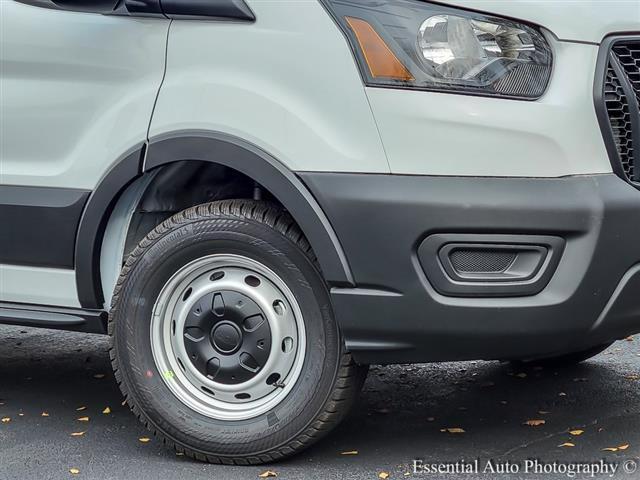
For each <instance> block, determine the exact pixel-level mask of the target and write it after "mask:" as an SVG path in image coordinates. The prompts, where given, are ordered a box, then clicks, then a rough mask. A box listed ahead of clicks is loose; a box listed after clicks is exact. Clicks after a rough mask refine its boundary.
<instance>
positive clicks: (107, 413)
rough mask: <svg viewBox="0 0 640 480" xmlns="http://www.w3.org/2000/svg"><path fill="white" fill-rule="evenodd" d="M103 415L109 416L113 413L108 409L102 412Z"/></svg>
mask: <svg viewBox="0 0 640 480" xmlns="http://www.w3.org/2000/svg"><path fill="white" fill-rule="evenodd" d="M102 413H104V414H105V415H109V414H110V413H111V409H110V408H109V407H107V408H105V409H104V410H102Z"/></svg>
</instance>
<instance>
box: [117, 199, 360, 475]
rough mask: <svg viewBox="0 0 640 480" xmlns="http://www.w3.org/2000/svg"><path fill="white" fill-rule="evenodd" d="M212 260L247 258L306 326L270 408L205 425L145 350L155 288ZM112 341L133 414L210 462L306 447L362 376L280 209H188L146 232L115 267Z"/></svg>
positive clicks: (312, 262)
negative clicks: (273, 279)
mask: <svg viewBox="0 0 640 480" xmlns="http://www.w3.org/2000/svg"><path fill="white" fill-rule="evenodd" d="M214 253H227V254H230V253H235V254H241V255H245V256H249V257H251V258H253V259H255V260H258V261H260V262H262V263H263V264H264V265H266V266H268V267H269V268H270V269H272V270H273V271H274V272H275V273H277V274H278V275H279V276H280V278H282V279H283V280H284V281H285V282H286V283H287V285H288V286H289V288H290V289H291V290H292V292H293V294H294V296H295V297H296V300H297V301H298V303H299V305H300V308H301V309H302V312H303V317H304V322H305V328H306V329H307V344H306V346H307V348H306V354H305V360H304V364H303V370H302V372H301V375H300V377H299V378H298V381H297V382H296V385H295V386H294V387H293V389H292V390H291V392H290V393H289V394H288V395H287V396H286V397H285V399H284V400H283V401H282V402H281V403H280V404H278V405H277V406H276V407H274V408H273V409H272V410H271V411H269V412H267V413H265V414H263V415H260V416H258V417H255V418H252V419H248V420H243V421H222V420H216V419H212V418H209V417H206V416H203V415H201V414H199V413H197V412H195V411H193V410H191V409H189V408H188V407H187V406H186V405H184V404H182V403H181V402H180V401H179V400H178V399H177V397H175V396H174V395H173V393H172V392H171V391H170V390H169V389H168V387H167V386H166V385H165V383H164V380H163V379H162V378H161V377H160V373H159V372H158V371H157V368H156V366H155V363H154V360H153V355H152V351H151V339H150V333H149V332H150V321H151V312H152V309H153V306H154V303H155V300H156V298H157V295H158V293H159V291H160V289H161V288H162V286H163V285H164V283H165V282H166V281H167V280H168V279H169V278H170V276H171V275H172V274H173V273H174V272H175V271H176V270H177V269H178V268H180V267H181V266H183V265H185V264H186V263H187V262H189V261H192V260H194V259H196V258H199V257H202V256H204V255H210V254H214ZM109 334H110V336H111V349H110V352H111V361H112V365H113V369H114V371H115V375H116V379H117V381H118V383H119V385H120V388H121V390H122V393H123V395H124V396H125V398H126V402H127V404H128V405H129V406H130V408H131V410H132V411H133V413H134V414H135V415H136V416H137V417H138V418H139V419H140V420H141V421H142V423H144V424H145V425H146V426H147V427H148V428H149V429H150V430H151V431H152V432H153V434H154V435H155V436H156V437H158V438H160V439H161V440H162V441H163V442H164V443H166V444H167V445H168V446H170V447H173V448H174V449H175V450H176V451H178V452H181V453H184V454H185V455H188V456H190V457H192V458H195V459H198V460H202V461H207V462H211V463H225V464H239V465H247V464H259V463H264V462H272V461H275V460H279V459H282V458H284V457H287V456H290V455H292V454H295V453H297V452H299V451H301V450H303V449H304V448H306V447H308V446H310V445H311V444H313V443H314V442H316V441H317V440H318V439H320V438H321V437H322V436H324V435H325V434H327V433H328V432H329V431H330V430H331V429H332V428H333V427H334V426H335V425H337V424H338V423H339V422H340V421H341V420H342V418H343V417H344V416H345V415H346V414H347V412H348V410H349V408H350V406H351V405H352V404H353V402H354V400H355V399H356V397H357V394H358V392H359V390H360V387H361V386H362V383H363V381H364V377H365V376H366V372H367V369H366V368H365V367H363V366H358V365H356V364H355V363H354V362H353V360H352V358H351V355H350V354H349V353H347V352H345V351H344V346H343V341H342V338H341V335H340V332H339V329H338V326H337V324H336V322H335V320H334V318H333V314H332V309H331V304H330V300H329V294H328V291H327V287H326V285H325V282H324V280H323V278H322V276H321V273H320V271H319V268H318V266H317V262H316V259H315V256H314V254H313V252H312V250H311V247H310V246H309V243H308V242H307V240H306V239H305V237H304V235H303V234H302V233H301V231H300V229H299V228H298V227H297V225H296V224H295V222H294V221H293V219H292V218H291V216H290V215H288V214H287V213H286V212H283V211H282V210H281V209H279V208H278V207H276V206H274V205H270V204H268V203H264V202H256V201H251V200H225V201H219V202H213V203H208V204H205V205H199V206H197V207H193V208H189V209H187V210H185V211H183V212H180V213H178V214H176V215H174V216H173V217H171V218H169V219H168V220H166V221H165V222H163V223H162V224H161V225H159V226H158V227H157V228H156V229H155V230H153V231H152V232H151V233H149V234H148V235H147V236H146V237H145V238H144V239H143V240H142V241H141V242H140V244H139V245H138V246H137V247H136V248H135V250H134V251H133V252H132V253H131V255H130V256H129V258H128V259H127V261H126V263H125V266H124V267H123V269H122V273H121V275H120V278H119V280H118V283H117V286H116V289H115V293H114V297H113V301H112V309H111V312H110V315H109Z"/></svg>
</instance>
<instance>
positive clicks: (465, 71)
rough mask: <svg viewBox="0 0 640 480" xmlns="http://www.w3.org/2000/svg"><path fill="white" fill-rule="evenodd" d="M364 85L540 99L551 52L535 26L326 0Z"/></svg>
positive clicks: (375, 0) (438, 8)
mask: <svg viewBox="0 0 640 480" xmlns="http://www.w3.org/2000/svg"><path fill="white" fill-rule="evenodd" d="M325 2H326V3H327V5H328V7H329V10H330V11H331V12H332V13H333V15H334V16H335V18H336V19H337V20H338V22H339V24H340V25H341V26H342V27H343V29H344V31H345V33H346V34H347V37H348V39H349V41H350V43H351V45H352V47H353V50H354V52H355V54H356V57H357V59H358V63H359V66H360V70H361V71H362V73H363V76H364V79H365V81H366V83H367V85H370V86H382V87H396V88H414V89H424V90H444V91H452V90H453V91H458V92H460V93H475V94H478V95H496V96H502V97H511V98H524V99H534V98H538V97H540V96H541V95H542V94H543V93H544V91H545V89H546V87H547V84H548V82H549V77H550V76H551V59H552V55H551V48H550V47H549V44H548V43H547V41H546V40H545V38H544V37H543V36H542V34H541V33H540V32H539V31H538V30H537V29H536V28H534V27H532V26H530V25H525V24H523V23H519V22H515V21H513V20H508V19H503V18H497V17H493V16H487V15H483V14H479V13H475V12H469V11H466V10H460V9H457V8H450V7H446V6H443V5H438V4H431V3H427V2H423V1H420V0H325Z"/></svg>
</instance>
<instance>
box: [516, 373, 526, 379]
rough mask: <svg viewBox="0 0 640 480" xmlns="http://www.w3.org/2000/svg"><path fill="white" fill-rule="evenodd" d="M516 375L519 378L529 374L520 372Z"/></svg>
mask: <svg viewBox="0 0 640 480" xmlns="http://www.w3.org/2000/svg"><path fill="white" fill-rule="evenodd" d="M516 377H518V378H527V374H526V373H524V372H523V373H518V374H517V375H516Z"/></svg>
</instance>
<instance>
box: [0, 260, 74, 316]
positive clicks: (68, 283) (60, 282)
mask: <svg viewBox="0 0 640 480" xmlns="http://www.w3.org/2000/svg"><path fill="white" fill-rule="evenodd" d="M0 302H16V303H33V304H37V305H54V306H61V307H79V306H80V302H79V301H78V293H77V289H76V275H75V272H74V271H73V270H63V269H57V268H36V267H26V266H25V267H22V266H17V265H1V264H0Z"/></svg>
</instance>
